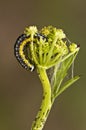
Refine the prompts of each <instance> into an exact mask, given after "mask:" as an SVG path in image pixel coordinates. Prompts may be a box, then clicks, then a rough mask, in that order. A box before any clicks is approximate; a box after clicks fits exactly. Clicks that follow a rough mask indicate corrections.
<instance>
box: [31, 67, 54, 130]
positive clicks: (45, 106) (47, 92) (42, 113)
mask: <svg viewBox="0 0 86 130" xmlns="http://www.w3.org/2000/svg"><path fill="white" fill-rule="evenodd" d="M37 72H38V75H39V78H40V81H41V83H42V86H43V100H42V104H41V107H40V110H39V112H38V114H37V116H36V118H35V120H34V122H33V124H32V128H31V130H42V128H43V127H44V124H45V122H46V119H47V117H48V114H49V112H50V110H51V106H52V104H51V86H50V83H49V79H48V77H47V74H46V70H45V69H44V68H39V67H38V69H37Z"/></svg>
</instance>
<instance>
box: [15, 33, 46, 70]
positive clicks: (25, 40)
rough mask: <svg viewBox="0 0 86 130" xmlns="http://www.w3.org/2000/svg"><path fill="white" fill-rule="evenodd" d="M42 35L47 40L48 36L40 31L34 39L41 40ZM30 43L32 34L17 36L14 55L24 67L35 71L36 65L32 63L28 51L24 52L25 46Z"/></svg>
mask: <svg viewBox="0 0 86 130" xmlns="http://www.w3.org/2000/svg"><path fill="white" fill-rule="evenodd" d="M40 37H42V38H43V39H46V41H47V38H46V36H44V35H42V34H40V33H36V34H35V35H34V39H35V38H37V39H38V40H40ZM29 43H30V35H29V36H27V35H26V34H22V35H20V36H19V37H18V38H17V40H16V42H15V45H14V55H15V57H16V59H17V60H18V62H19V63H20V64H21V66H22V67H23V68H25V69H26V70H30V71H33V70H34V68H35V67H34V65H33V64H31V63H30V61H31V60H30V59H29V58H28V56H26V53H25V54H24V51H25V48H26V46H27V45H28V44H29Z"/></svg>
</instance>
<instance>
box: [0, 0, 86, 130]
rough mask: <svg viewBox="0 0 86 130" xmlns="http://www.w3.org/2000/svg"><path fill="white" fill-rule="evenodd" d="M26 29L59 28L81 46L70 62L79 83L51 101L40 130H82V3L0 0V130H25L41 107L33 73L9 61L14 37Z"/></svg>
mask: <svg viewBox="0 0 86 130" xmlns="http://www.w3.org/2000/svg"><path fill="white" fill-rule="evenodd" d="M29 25H37V26H38V28H42V27H43V26H45V25H54V26H56V27H58V28H62V29H63V30H64V31H65V33H66V34H67V36H68V38H69V39H70V40H71V41H73V42H76V43H77V44H80V46H81V50H80V53H79V55H78V57H77V60H76V62H75V73H76V74H80V75H81V79H80V80H79V81H78V82H77V83H75V84H74V85H72V87H71V88H69V89H68V90H67V91H66V92H64V93H63V94H62V95H61V96H60V97H59V98H58V99H57V100H56V101H55V104H54V106H53V108H52V111H51V113H50V116H49V118H48V121H47V123H46V125H45V128H44V130H86V85H85V82H86V79H85V78H86V53H85V52H86V0H81V1H80V0H23V1H21V0H14V1H12V0H7V1H6V0H1V1H0V130H30V127H31V124H32V121H33V119H34V118H35V115H36V113H37V111H38V109H39V106H40V103H41V98H42V88H41V85H40V82H39V79H38V76H37V75H36V71H35V72H32V73H31V72H27V71H26V70H24V69H22V67H21V66H20V65H19V64H18V62H17V61H16V59H15V57H14V43H15V41H16V38H17V37H18V36H19V35H20V34H22V33H23V30H24V28H25V27H26V26H29Z"/></svg>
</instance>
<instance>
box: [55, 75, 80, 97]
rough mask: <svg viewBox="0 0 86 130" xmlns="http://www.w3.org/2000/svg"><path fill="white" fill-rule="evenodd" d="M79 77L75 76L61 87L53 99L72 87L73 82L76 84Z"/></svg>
mask: <svg viewBox="0 0 86 130" xmlns="http://www.w3.org/2000/svg"><path fill="white" fill-rule="evenodd" d="M79 78H80V77H79V76H75V77H74V78H72V79H70V80H68V81H67V82H66V83H65V84H64V85H63V86H62V88H61V89H60V90H59V91H58V93H57V94H56V95H55V98H56V97H58V96H59V95H60V94H61V93H62V92H64V91H65V90H66V89H67V88H69V87H70V85H72V84H73V83H74V82H76V81H77V80H78V79H79Z"/></svg>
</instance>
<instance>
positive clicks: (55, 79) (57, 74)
mask: <svg viewBox="0 0 86 130" xmlns="http://www.w3.org/2000/svg"><path fill="white" fill-rule="evenodd" d="M76 55H77V52H76V53H75V54H72V55H70V56H69V57H67V58H66V59H65V60H64V61H63V62H62V63H60V64H61V65H59V67H58V66H55V68H54V74H53V76H52V95H53V96H55V95H57V93H58V91H59V89H60V87H61V83H62V81H63V80H64V78H65V77H66V75H67V72H68V69H69V68H70V66H71V64H72V63H73V62H74V59H75V58H76ZM56 67H57V68H56Z"/></svg>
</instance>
